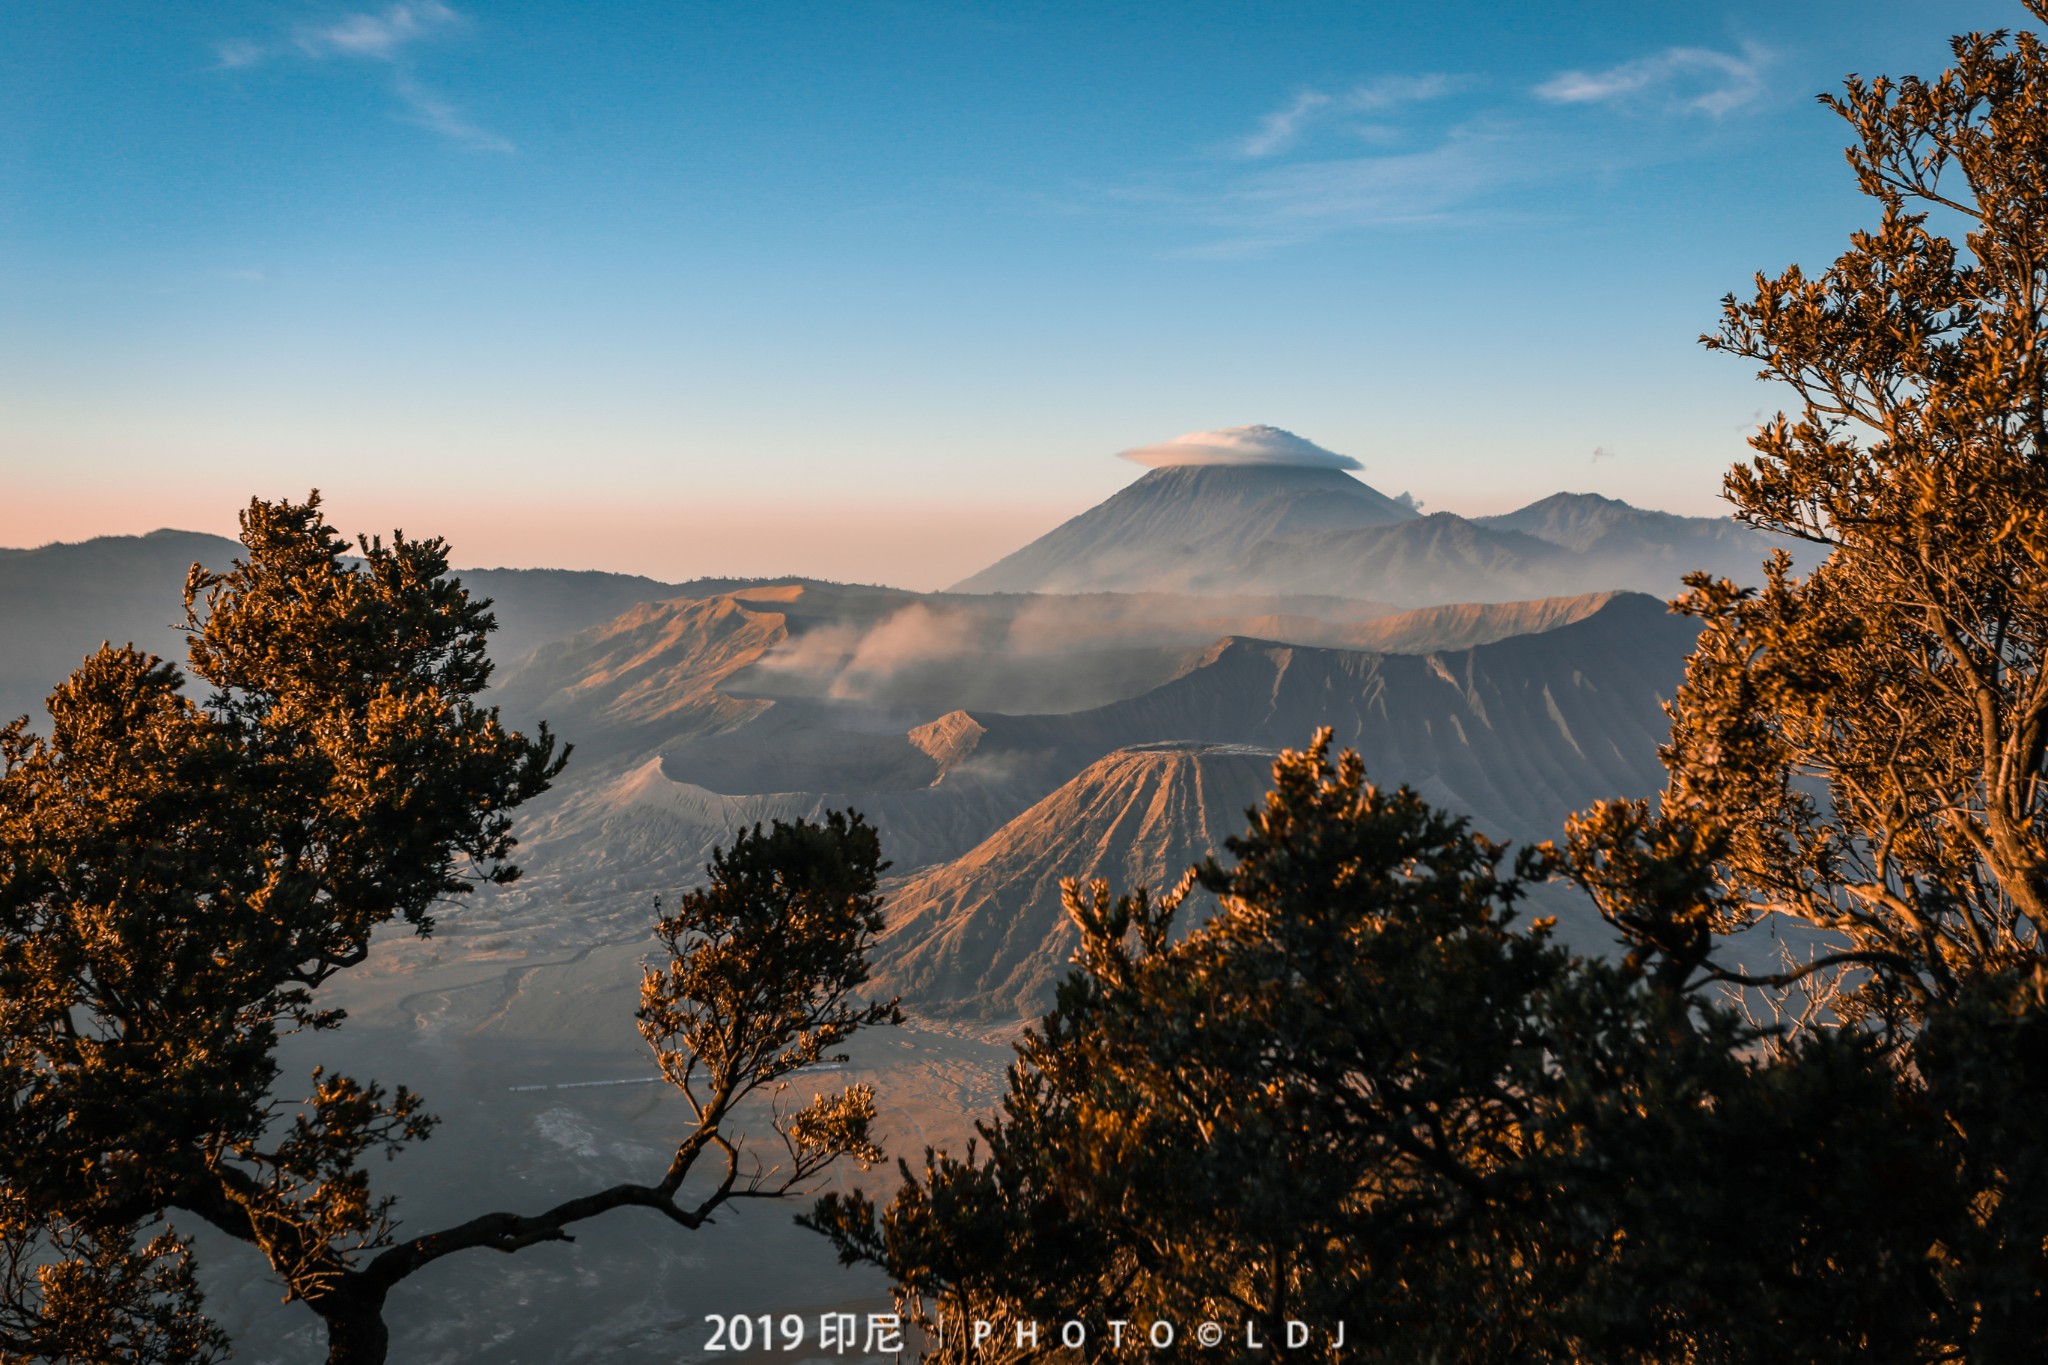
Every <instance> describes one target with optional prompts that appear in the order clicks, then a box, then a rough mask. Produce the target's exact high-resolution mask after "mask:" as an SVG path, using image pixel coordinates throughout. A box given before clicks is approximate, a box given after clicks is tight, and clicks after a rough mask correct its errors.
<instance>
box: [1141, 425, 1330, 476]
mask: <svg viewBox="0 0 2048 1365" xmlns="http://www.w3.org/2000/svg"><path fill="white" fill-rule="evenodd" d="M1117 458H1118V459H1121V460H1129V461H1131V462H1132V463H1133V464H1142V465H1150V466H1151V467H1152V468H1154V469H1163V468H1166V467H1167V466H1170V465H1188V464H1206V465H1219V464H1220V465H1291V466H1293V467H1295V468H1297V469H1363V468H1365V466H1364V465H1362V464H1360V463H1359V462H1358V461H1356V460H1354V459H1352V458H1351V457H1350V456H1349V455H1339V454H1337V453H1336V452H1335V451H1331V450H1324V449H1323V448H1322V447H1321V446H1319V445H1317V444H1316V443H1315V442H1314V441H1304V440H1303V439H1302V438H1301V437H1299V436H1296V435H1295V434H1294V433H1293V432H1291V431H1282V430H1281V429H1280V428H1279V427H1268V426H1255V427H1224V428H1223V429H1222V430H1220V431H1191V432H1189V433H1188V434H1187V435H1185V436H1176V437H1174V438H1173V439H1172V440H1171V441H1163V442H1161V443H1160V444H1158V445H1156V446H1138V447H1137V448H1136V449H1133V450H1120V451H1118V452H1117Z"/></svg>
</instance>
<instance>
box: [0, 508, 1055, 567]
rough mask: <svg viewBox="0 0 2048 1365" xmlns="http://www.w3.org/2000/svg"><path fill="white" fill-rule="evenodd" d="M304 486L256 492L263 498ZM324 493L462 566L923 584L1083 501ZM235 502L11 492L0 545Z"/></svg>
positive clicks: (149, 527)
mask: <svg viewBox="0 0 2048 1365" xmlns="http://www.w3.org/2000/svg"><path fill="white" fill-rule="evenodd" d="M304 494H305V490H303V489H298V490H287V489H265V490H261V495H262V496H266V497H280V496H290V497H303V496H304ZM322 496H323V499H324V501H325V504H326V508H327V519H328V521H329V522H331V523H332V524H333V525H334V526H336V527H337V528H339V529H340V530H341V531H342V532H343V533H344V534H347V535H351V536H352V535H354V534H356V533H357V532H359V531H363V532H368V533H371V534H388V533H389V532H390V531H391V530H392V529H393V528H397V529H400V530H403V531H404V532H406V534H408V535H417V536H427V535H438V536H442V537H444V538H445V539H446V540H447V541H448V542H449V545H450V547H451V549H452V552H453V558H454V561H455V563H456V564H457V565H458V566H460V567H464V568H550V569H600V570H606V571H609V572H613V573H634V574H644V575H646V576H647V577H650V578H656V579H661V580H663V581H667V582H679V581H682V580H685V579H690V578H702V577H779V576H783V575H790V576H803V577H810V578H826V579H835V580H839V581H844V582H856V583H887V584H890V585H893V586H897V587H905V588H915V589H921V590H929V589H933V588H942V587H944V586H946V585H947V584H949V583H953V582H955V581H957V580H959V579H961V578H964V577H966V576H967V575H969V574H971V573H974V572H975V571H976V570H978V569H981V568H984V567H986V566H987V565H989V564H991V563H993V562H994V561H996V560H997V559H1000V558H1001V557H1002V556H1004V555H1006V554H1008V553H1009V552H1010V551H1012V550H1014V549H1016V548H1018V547H1019V546H1021V545H1024V544H1025V543H1026V542H1028V541H1030V540H1032V539H1034V538H1035V537H1037V536H1040V535H1043V534H1044V533H1045V532H1046V531H1049V530H1051V529H1052V528H1053V527H1054V526H1056V525H1058V524H1059V523H1060V522H1061V521H1064V520H1065V519H1066V518H1067V517H1069V516H1072V515H1074V514H1075V513H1077V512H1079V511H1081V510H1083V509H1082V508H1081V507H1078V506H1073V507H1069V506H1066V505H1064V504H1053V503H1040V502H1031V503H1018V502H1011V503H997V502H966V501H961V502H941V501H938V500H929V501H926V500H919V501H907V500H900V499H899V500H896V501H892V502H880V501H875V502H857V501H853V500H847V501H845V502H839V503H827V502H824V501H822V500H819V501H796V500H787V501H781V502H775V501H770V500H768V499H748V500H740V499H733V498H716V499H704V500H702V501H698V502H693V503H664V502H660V501H649V502H645V503H640V504H633V505H620V504H613V503H605V502H601V501H599V500H597V499H595V498H588V499H577V500H574V501H571V500H566V499H565V500H562V501H557V502H552V503H548V504H540V503H533V502H523V501H511V500H503V501H492V500H488V499H475V500H468V501H464V502H460V503H453V502H449V501H446V500H444V498H443V497H442V496H440V495H437V494H420V493H383V492H371V491H368V490H349V489H327V490H323V494H322ZM246 501H247V495H245V496H244V497H243V498H241V499H235V498H230V497H223V496H221V495H219V494H217V493H211V492H207V491H205V490H196V489H153V488H131V489H103V490H96V491H95V492H93V493H91V494H89V495H81V494H79V493H77V492H75V491H63V492H59V491H57V490H54V489H39V488H33V487H30V488H23V489H17V490H16V495H15V496H14V497H11V498H9V499H8V500H7V502H6V503H5V505H4V506H0V545H4V546H7V547H13V548H33V547H36V546H39V545H47V544H50V543H52V542H55V541H79V540H89V539H91V538H92V537H94V536H105V535H141V534H144V533H146V532H149V531H154V530H158V529H161V528H165V527H169V528H173V529H176V530H184V531H203V532H207V533H209V534H213V535H222V536H233V535H234V534H235V513H236V511H237V510H238V509H239V508H240V507H241V506H242V505H244V504H245V503H246Z"/></svg>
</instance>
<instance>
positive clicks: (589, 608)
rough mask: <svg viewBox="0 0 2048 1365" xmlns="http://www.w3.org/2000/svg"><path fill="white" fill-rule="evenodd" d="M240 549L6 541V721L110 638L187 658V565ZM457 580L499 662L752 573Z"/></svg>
mask: <svg viewBox="0 0 2048 1365" xmlns="http://www.w3.org/2000/svg"><path fill="white" fill-rule="evenodd" d="M241 552H242V545H241V542H239V541H235V540H229V539H228V538H227V537H225V536H215V535H208V534H206V533H204V532H201V531H174V530H160V531H151V532H149V533H148V534H146V535H139V536H96V537H94V538H92V539H90V540H82V541H73V542H57V543H53V544H49V545H42V546H37V547H35V548H33V549H11V548H0V641H4V642H5V646H6V647H5V649H4V651H0V723H4V722H5V721H8V720H12V719H13V718H14V717H16V716H19V715H24V714H25V715H28V716H29V717H30V718H31V724H32V725H33V724H34V722H35V721H37V720H40V719H41V718H42V708H43V699H44V698H45V697H47V696H48V695H49V694H50V691H51V690H52V689H53V688H54V687H56V685H57V684H58V683H59V682H61V681H63V680H64V679H65V678H67V677H69V676H70V674H71V672H72V670H73V669H75V668H77V667H78V665H79V663H80V662H81V661H82V660H83V659H84V658H85V656H86V655H88V654H90V653H91V652H92V651H93V650H95V649H97V648H99V646H100V643H101V642H102V641H110V642H112V643H113V644H116V645H123V644H133V645H134V646H135V647H136V648H137V649H141V650H146V651H148V652H149V653H152V654H157V655H160V656H162V657H163V658H166V659H169V660H171V661H172V662H174V663H177V664H180V665H182V664H183V663H184V662H185V640H184V636H183V634H182V633H181V632H180V630H179V627H180V626H182V625H183V623H184V620H185V605H184V589H185V574H186V571H187V570H188V569H190V568H191V567H192V565H194V564H200V565H203V566H204V567H205V568H207V569H209V570H214V571H218V570H222V569H225V568H227V567H228V565H229V564H230V563H231V562H232V561H233V560H234V559H235V557H236V556H237V555H239V554H240V553H241ZM455 577H457V578H459V579H461V580H462V584H463V586H464V587H465V588H467V589H468V590H469V591H470V592H471V593H472V594H475V595H477V596H481V597H488V598H490V599H491V600H492V608H491V609H492V612H493V614H494V615H495V616H496V617H497V619H498V628H497V630H496V631H495V632H494V633H493V634H492V636H491V657H492V658H493V659H494V660H495V661H496V662H498V663H499V664H500V665H501V666H502V665H505V664H508V663H512V662H514V661H517V660H518V659H520V658H521V657H523V656H524V655H526V654H527V653H529V652H530V651H532V650H533V649H534V648H536V647H537V646H539V645H541V644H543V643H545V642H547V641H549V640H554V639H558V638H560V637H561V636H564V635H569V634H572V633H574V632H576V631H579V630H583V629H585V628H586V627H589V626H595V625H598V624H600V623H602V622H604V621H607V620H610V619H611V618H613V617H615V616H617V615H618V614H619V613H620V612H622V611H625V610H626V609H627V608H629V607H632V606H634V605H637V604H638V603H641V602H649V601H661V600H665V599H668V598H673V597H689V596H703V595H706V594H707V593H708V592H710V591H716V590H718V588H719V587H733V586H738V585H739V584H740V583H742V582H745V581H747V580H737V579H734V580H720V583H719V585H718V586H717V587H713V586H705V587H700V585H697V584H691V583H662V582H659V581H657V580H655V579H652V578H643V577H641V576H639V575H637V574H614V573H601V572H594V571H589V570H576V569H457V570H456V571H455ZM501 676H502V675H501Z"/></svg>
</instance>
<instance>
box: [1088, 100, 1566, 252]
mask: <svg viewBox="0 0 2048 1365" xmlns="http://www.w3.org/2000/svg"><path fill="white" fill-rule="evenodd" d="M1555 170H1556V166H1555V163H1554V161H1553V160H1552V159H1551V158H1549V157H1548V156H1547V155H1545V153H1544V149H1542V148H1540V147H1539V146H1538V145H1537V144H1536V143H1535V142H1534V141H1533V140H1532V138H1531V135H1530V134H1529V133H1528V131H1527V130H1526V129H1523V128H1520V127H1518V126H1516V125H1513V124H1510V123H1505V122H1500V121H1496V120H1487V119H1477V120H1472V121H1470V122H1467V123H1464V124H1460V125H1458V126H1456V127H1453V128H1452V129H1450V130H1449V131H1447V132H1443V133H1437V134H1434V135H1433V138H1432V145H1429V146H1425V147H1422V148H1420V149H1418V150H1414V151H1404V152H1389V153H1379V154H1374V155H1368V156H1348V157H1333V158H1322V159H1316V160H1300V161H1292V162H1289V163H1287V164H1284V165H1265V166H1259V167H1257V168H1249V169H1245V170H1240V171H1235V172H1228V173H1220V174H1218V175H1216V176H1212V177H1209V180H1210V183H1208V184H1206V185H1203V184H1193V183H1188V182H1186V181H1183V182H1182V183H1180V184H1177V185H1175V184H1157V183H1155V184H1152V185H1149V186H1141V187H1135V188H1125V189H1122V190H1119V191H1115V192H1113V197H1114V198H1115V199H1116V200H1117V201H1118V202H1119V203H1121V204H1122V205H1123V206H1124V207H1126V208H1132V209H1139V210H1144V211H1148V212H1151V213H1163V214H1165V215H1167V216H1170V217H1174V218H1181V219H1184V220H1187V221H1189V222H1191V223H1194V224H1197V225H1199V226H1201V227H1203V228H1206V229H1208V230H1209V231H1210V232H1211V233H1212V234H1213V236H1212V238H1211V240H1209V241H1207V242H1204V243H1202V244H1199V245H1196V246H1192V247H1186V248H1183V249H1181V250H1178V251H1176V252H1174V253H1173V254H1174V255H1176V256H1179V257H1183V258H1201V259H1233V258H1241V257H1248V256H1259V255H1264V254H1267V253H1269V252H1271V251H1275V250H1279V249H1282V248H1285V247H1289V246H1294V245H1298V244H1300V243H1303V242H1309V241H1314V240H1317V239H1319V238H1324V237H1329V236H1332V235H1335V234H1339V233H1344V232H1351V231H1358V230H1364V229H1372V228H1402V227H1418V226H1428V225H1439V226H1440V225H1444V224H1448V223H1452V222H1455V221H1461V220H1464V219H1471V218H1477V217H1479V216H1481V215H1482V214H1484V213H1485V212H1487V209H1486V202H1487V201H1488V199H1489V198H1490V197H1491V196H1492V195H1493V194H1494V192H1496V191H1498V190H1500V189H1502V188H1505V187H1508V186H1512V185H1514V184H1516V183H1518V182H1521V181H1526V180H1530V179H1539V178H1543V177H1545V176H1548V175H1551V174H1554V173H1555Z"/></svg>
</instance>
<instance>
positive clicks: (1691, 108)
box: [1534, 42, 1772, 118]
mask: <svg viewBox="0 0 2048 1365" xmlns="http://www.w3.org/2000/svg"><path fill="white" fill-rule="evenodd" d="M1771 59H1772V55H1771V53H1770V52H1769V51H1768V50H1767V49H1765V48H1763V47H1761V46H1759V45H1758V44H1756V43H1750V42H1745V43H1744V44H1743V45H1742V51H1741V54H1740V55H1737V54H1735V53H1731V52H1716V51H1715V50H1714V49H1712V48H1705V47H1669V48H1666V49H1664V51H1662V52H1659V53H1657V54H1656V55H1654V56H1650V57H1643V58H1639V59H1638V60H1636V61H1632V62H1623V63H1621V64H1620V65H1619V66H1610V67H1608V68H1606V69H1605V70H1601V71H1565V72H1561V73H1560V74H1558V75H1556V76H1553V77H1552V78H1551V79H1549V80H1547V81H1545V82H1544V83H1543V84H1541V85H1539V86H1537V87H1536V89H1535V92H1534V93H1535V95H1536V97H1537V98H1538V99H1541V100H1547V101H1549V102H1550V103H1552V104H1618V103H1623V102H1628V101H1638V100H1640V101H1654V102H1657V103H1659V104H1661V105H1663V106H1664V107H1666V108H1670V109H1676V110H1680V111H1683V112H1686V113H1696V114H1706V115H1709V116H1711V117H1714V118H1720V117H1721V116H1723V115H1725V114H1729V113H1732V112H1734V111H1735V110H1737V109H1740V108H1741V107H1742V106H1744V105H1746V104H1750V103H1753V102H1754V101H1755V100H1756V99H1757V98H1758V97H1759V96H1761V95H1762V94H1763V93H1764V72H1765V70H1766V68H1768V67H1769V66H1770V64H1771Z"/></svg>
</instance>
